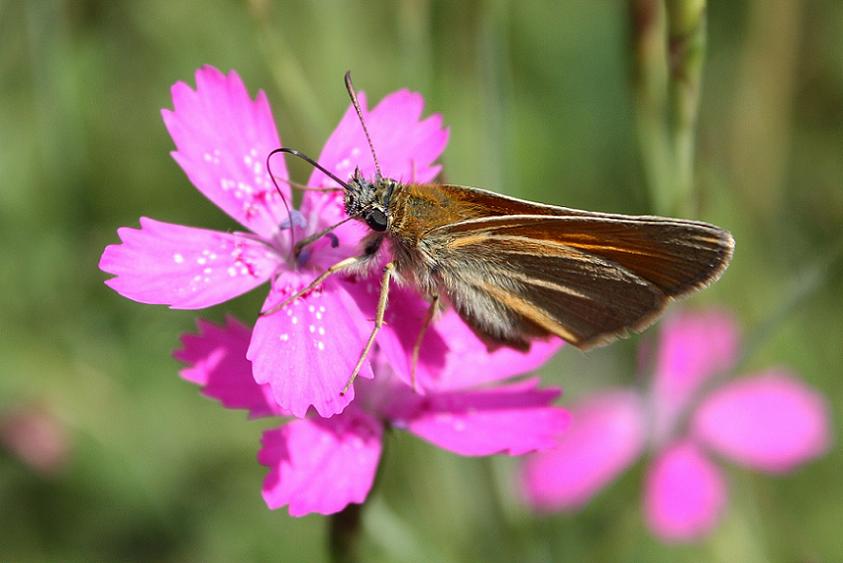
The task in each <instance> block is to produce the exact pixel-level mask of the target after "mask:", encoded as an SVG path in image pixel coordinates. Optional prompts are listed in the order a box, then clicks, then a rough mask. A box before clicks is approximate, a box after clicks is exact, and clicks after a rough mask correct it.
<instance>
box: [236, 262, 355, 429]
mask: <svg viewBox="0 0 843 563" xmlns="http://www.w3.org/2000/svg"><path fill="white" fill-rule="evenodd" d="M313 277H314V274H313V273H311V272H306V273H293V272H287V273H285V274H284V275H283V276H281V277H280V278H279V279H278V280H277V281H276V282H275V283H274V284H273V290H272V291H271V292H270V294H269V296H268V297H267V299H266V302H265V303H264V311H267V310H270V309H271V308H272V307H273V306H275V305H276V304H278V303H281V302H282V301H283V300H284V299H285V298H286V297H287V296H289V295H291V294H292V293H294V292H296V291H299V290H300V289H301V288H302V287H304V286H306V285H307V284H308V283H310V281H311V280H312V279H313ZM348 283H349V282H346V281H345V280H339V279H337V278H329V279H328V280H327V281H326V282H325V283H324V284H323V285H322V286H321V287H320V288H318V289H316V290H315V291H312V292H310V293H309V294H307V295H305V296H303V297H301V298H299V299H297V300H296V301H294V302H293V303H290V304H289V305H288V306H287V307H285V308H284V309H282V310H280V311H277V312H275V313H273V314H271V315H265V316H261V317H260V318H259V319H258V320H257V322H256V323H255V329H254V331H253V334H252V342H251V344H250V345H249V351H248V353H247V354H246V357H247V358H248V359H249V360H251V361H252V369H253V372H254V377H255V380H256V381H257V382H258V383H261V384H263V383H266V384H268V385H269V386H270V387H271V388H272V395H273V397H274V398H275V401H276V402H277V403H278V404H279V405H280V406H281V407H282V408H284V409H285V410H287V411H289V412H291V413H292V414H293V415H294V416H298V417H303V416H305V414H306V413H307V409H308V407H310V406H311V405H313V406H314V407H315V408H316V411H317V412H318V413H319V415H320V416H331V415H334V414H336V413H339V412H342V410H343V409H344V408H345V406H346V405H348V403H349V402H350V401H351V400H352V399H353V398H354V388H353V387H352V388H351V389H349V390H348V392H347V393H346V394H345V395H341V394H340V393H341V392H342V390H343V388H344V387H345V385H346V383H347V382H348V378H349V377H350V376H351V372H352V371H353V369H354V365H355V364H356V363H357V360H358V358H359V357H360V353H361V351H362V350H363V344H364V342H365V341H366V339H367V338H368V336H369V333H370V332H371V326H372V324H371V322H370V321H368V320H367V319H366V317H365V316H364V315H363V313H362V312H361V311H360V307H359V306H358V305H357V303H356V302H355V301H354V299H352V298H351V296H350V295H349V293H348V288H347V284H348ZM360 377H364V378H368V379H370V378H371V377H372V367H371V365H370V363H369V361H368V360H367V361H366V362H365V364H364V365H363V370H362V371H361V372H360Z"/></svg>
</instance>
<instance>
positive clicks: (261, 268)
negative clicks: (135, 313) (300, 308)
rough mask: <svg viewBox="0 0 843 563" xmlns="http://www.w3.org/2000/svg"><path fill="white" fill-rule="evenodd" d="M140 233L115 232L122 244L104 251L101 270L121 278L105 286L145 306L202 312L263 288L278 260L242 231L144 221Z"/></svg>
mask: <svg viewBox="0 0 843 563" xmlns="http://www.w3.org/2000/svg"><path fill="white" fill-rule="evenodd" d="M140 225H141V228H140V229H131V228H128V227H123V228H121V229H119V230H118V231H117V234H118V235H119V236H120V240H121V241H122V244H112V245H110V246H108V247H106V249H105V251H104V252H103V253H102V257H101V258H100V264H99V266H100V269H101V270H102V271H104V272H106V273H109V274H114V275H115V276H117V277H114V278H111V279H109V280H106V282H105V283H106V285H108V286H109V287H110V288H112V289H113V290H114V291H116V292H117V293H119V294H120V295H122V296H124V297H128V298H129V299H133V300H135V301H139V302H141V303H153V304H159V305H169V306H170V307H172V308H173V309H202V308H204V307H210V306H211V305H216V304H218V303H222V302H223V301H228V300H229V299H232V298H234V297H237V296H238V295H241V294H243V293H246V292H247V291H249V290H251V289H252V288H254V287H256V286H258V285H260V284H262V283H263V282H265V281H266V280H267V279H269V276H270V275H272V272H273V271H274V270H275V268H276V264H277V261H278V258H277V257H276V255H275V254H274V253H273V252H272V251H271V250H270V249H269V247H267V246H266V245H264V244H262V243H260V242H258V241H256V240H254V239H252V238H250V237H248V236H245V235H242V234H239V233H221V232H219V231H211V230H207V229H197V228H195V227H186V226H184V225H174V224H172V223H163V222H161V221H155V220H153V219H148V218H146V217H141V219H140Z"/></svg>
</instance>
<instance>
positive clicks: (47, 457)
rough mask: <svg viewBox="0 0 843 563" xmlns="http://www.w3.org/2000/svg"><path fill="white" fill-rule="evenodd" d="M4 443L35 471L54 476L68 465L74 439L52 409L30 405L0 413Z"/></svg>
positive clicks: (1, 440)
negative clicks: (71, 438) (72, 439)
mask: <svg viewBox="0 0 843 563" xmlns="http://www.w3.org/2000/svg"><path fill="white" fill-rule="evenodd" d="M0 446H2V447H3V448H4V449H6V450H8V451H9V453H11V454H13V455H14V456H16V457H17V458H18V459H19V460H21V461H22V462H23V463H25V464H26V465H27V466H29V467H30V468H31V469H32V470H34V471H36V472H37V473H40V474H41V475H45V476H50V475H55V474H56V473H58V472H59V471H60V470H61V469H62V468H63V467H64V466H65V465H66V464H67V461H68V458H69V457H70V450H71V440H70V436H69V435H68V431H67V429H66V428H65V427H64V425H63V424H62V423H61V421H59V420H58V419H57V418H56V416H55V415H54V414H53V413H52V412H51V411H50V410H49V409H48V408H46V407H45V406H43V405H39V404H26V405H21V406H18V407H14V408H10V409H8V410H6V411H4V412H3V413H0Z"/></svg>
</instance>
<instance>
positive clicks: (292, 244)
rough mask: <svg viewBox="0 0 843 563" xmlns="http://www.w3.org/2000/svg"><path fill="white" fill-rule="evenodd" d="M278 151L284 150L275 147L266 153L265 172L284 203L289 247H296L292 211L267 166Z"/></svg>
mask: <svg viewBox="0 0 843 563" xmlns="http://www.w3.org/2000/svg"><path fill="white" fill-rule="evenodd" d="M279 152H286V151H284V149H283V148H280V149H275V150H274V151H272V152H271V153H269V154H268V155H266V172H267V173H268V174H269V178H270V179H271V180H272V184H273V185H274V186H275V191H277V192H278V195H279V196H281V201H282V202H283V203H284V209H286V210H287V220H288V221H289V222H290V249H291V250H292V249H293V248H295V247H296V229H295V225H293V211H292V209H290V204H289V203H288V202H287V198H286V197H284V192H282V191H281V187H280V186H279V185H278V182H276V181H275V174H273V173H272V169H271V168H270V167H269V161H270V159H271V158H272V157H273V156H274V155H276V154H278V153H279Z"/></svg>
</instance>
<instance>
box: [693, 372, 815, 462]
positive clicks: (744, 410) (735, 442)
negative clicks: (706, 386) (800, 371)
mask: <svg viewBox="0 0 843 563" xmlns="http://www.w3.org/2000/svg"><path fill="white" fill-rule="evenodd" d="M693 431H694V434H695V436H696V437H698V438H699V439H700V440H701V441H702V442H704V443H705V444H706V445H707V446H709V447H710V448H712V449H714V450H715V451H717V452H718V453H720V454H722V455H724V456H726V457H729V458H731V459H733V460H735V461H736V462H738V463H741V464H743V465H746V466H749V467H754V468H756V469H762V470H765V471H777V472H778V471H787V470H790V469H792V468H793V467H794V466H796V465H798V464H800V463H802V462H804V461H807V460H809V459H811V458H815V457H817V456H819V455H821V454H822V453H824V452H825V451H826V450H827V449H828V445H829V441H830V438H829V427H828V413H827V409H826V405H825V401H824V400H823V398H822V396H821V395H820V394H819V393H817V392H816V391H814V390H813V389H811V388H810V387H808V386H807V385H805V384H804V383H802V382H801V381H800V380H799V379H797V378H796V377H795V376H791V375H790V374H787V373H785V372H782V371H769V372H767V373H764V374H761V375H757V376H754V377H747V378H744V379H740V380H738V381H735V382H732V383H730V384H728V385H726V386H724V387H722V388H721V389H718V390H717V391H715V392H714V393H713V394H712V395H711V396H710V397H708V398H707V399H706V400H705V402H704V403H703V404H702V405H701V406H700V408H699V410H698V411H697V412H696V414H695V416H694V420H693Z"/></svg>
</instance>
